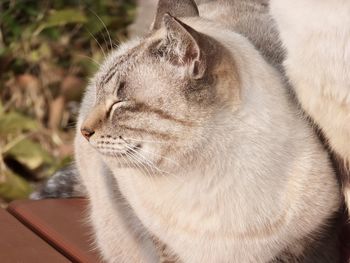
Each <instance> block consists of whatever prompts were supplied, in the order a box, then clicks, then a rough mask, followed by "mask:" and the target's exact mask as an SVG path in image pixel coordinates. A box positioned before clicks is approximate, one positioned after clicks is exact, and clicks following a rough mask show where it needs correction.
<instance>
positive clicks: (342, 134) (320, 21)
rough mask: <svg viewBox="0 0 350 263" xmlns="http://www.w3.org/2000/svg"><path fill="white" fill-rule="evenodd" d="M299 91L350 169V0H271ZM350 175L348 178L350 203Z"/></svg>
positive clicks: (290, 73)
mask: <svg viewBox="0 0 350 263" xmlns="http://www.w3.org/2000/svg"><path fill="white" fill-rule="evenodd" d="M271 14H272V15H273V17H274V18H275V20H276V21H277V24H278V27H279V30H280V34H281V38H282V41H283V44H284V46H285V47H286V50H287V57H286V60H285V62H284V66H285V68H286V73H287V76H288V78H289V80H290V82H291V84H292V85H293V87H294V89H295V92H296V95H297V97H298V99H299V101H300V103H301V105H302V107H303V108H304V109H305V111H306V112H307V113H308V114H309V115H310V116H311V117H312V119H313V120H314V121H315V123H316V124H317V125H318V126H319V127H320V128H321V129H322V131H323V132H324V134H325V137H326V138H327V140H328V143H329V145H330V147H331V149H332V150H333V151H335V152H336V153H337V154H339V155H340V156H341V157H342V158H344V160H345V163H346V165H347V167H346V168H347V170H348V175H349V174H350V172H349V171H350V166H349V165H350V15H349V14H350V2H349V1H346V0H332V1H330V0H293V1H289V0H271ZM349 180H350V178H344V182H345V184H344V186H345V197H346V201H347V203H348V204H349V202H350V189H349Z"/></svg>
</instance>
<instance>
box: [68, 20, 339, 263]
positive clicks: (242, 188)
mask: <svg viewBox="0 0 350 263" xmlns="http://www.w3.org/2000/svg"><path fill="white" fill-rule="evenodd" d="M183 21H184V22H185V23H186V24H188V25H190V26H191V27H192V28H194V29H195V30H197V31H199V32H203V33H205V34H206V35H209V36H211V37H212V38H214V39H215V40H216V41H218V42H219V43H221V44H222V45H223V46H224V47H226V49H228V50H229V52H230V54H231V55H232V58H233V60H234V61H235V66H236V69H237V71H238V76H239V80H240V85H239V89H240V101H241V103H240V106H239V110H237V109H236V108H235V107H233V106H232V108H230V109H225V110H223V111H222V112H220V114H217V115H215V118H214V119H213V120H212V125H211V126H210V127H209V126H203V130H202V133H201V134H202V135H201V136H203V137H204V138H205V139H206V140H205V141H206V144H203V148H199V149H194V150H193V155H194V156H193V158H194V159H196V160H197V161H196V162H193V163H191V165H188V164H187V162H186V161H185V160H181V158H179V157H178V156H177V157H176V158H177V159H176V162H177V163H180V164H184V165H183V166H182V168H181V169H180V168H179V167H173V168H172V169H170V168H169V167H168V168H169V169H167V173H166V174H163V175H160V174H159V172H158V173H157V172H154V174H153V176H146V175H145V174H144V173H143V172H142V171H141V170H140V169H137V168H121V167H120V166H118V165H117V164H116V161H115V160H114V159H113V158H112V157H108V156H105V155H102V154H101V153H100V152H98V151H97V150H96V149H95V148H94V141H93V140H90V143H89V142H88V141H86V140H85V138H83V136H82V135H81V133H80V131H78V132H77V135H76V140H75V150H76V161H77V165H78V169H79V171H80V174H81V176H82V179H83V183H84V184H85V186H86V188H87V191H88V196H89V199H90V204H91V209H90V219H91V223H92V225H93V227H94V230H95V236H96V245H97V247H98V248H99V249H100V251H101V252H102V255H103V258H104V259H105V260H106V261H107V262H156V261H157V260H158V259H157V258H158V256H157V252H156V251H155V248H154V247H153V245H152V244H153V243H152V242H151V239H152V237H151V236H152V235H154V236H156V237H157V238H158V239H159V240H161V241H162V242H164V243H165V244H166V245H167V246H168V247H169V248H170V249H171V251H172V252H173V253H174V254H176V255H177V256H178V258H179V260H180V261H182V262H188V263H195V262H200V263H202V262H208V263H209V262H239V263H243V262H269V261H271V260H273V259H274V258H275V257H276V256H278V255H279V254H280V253H282V252H283V251H286V250H290V251H291V253H294V254H296V255H298V254H302V253H303V251H304V247H303V242H304V240H305V239H308V238H311V239H313V238H315V239H316V238H317V235H315V233H316V232H317V233H318V232H322V228H323V227H324V226H325V225H327V223H328V221H327V220H328V219H329V218H330V217H332V215H333V213H335V212H336V211H337V210H338V208H339V202H340V201H339V199H340V198H339V189H338V188H339V186H338V184H337V181H336V178H335V176H334V173H333V171H332V169H331V166H330V163H329V160H328V156H327V153H326V152H325V151H324V149H323V147H322V146H321V144H320V143H319V141H318V140H317V138H316V136H315V135H314V133H313V131H312V129H311V128H310V127H309V126H308V124H307V122H306V120H304V119H303V117H302V115H301V114H300V113H299V112H298V110H297V108H296V107H295V106H294V105H293V104H292V103H291V102H290V99H289V97H288V95H287V92H286V89H285V88H284V86H283V84H282V80H281V76H280V74H279V73H278V72H277V71H276V70H275V69H274V68H272V67H271V66H270V65H269V64H267V63H266V62H265V60H264V59H263V58H262V56H261V55H260V54H259V53H258V52H257V51H256V49H255V48H254V47H253V46H252V45H251V44H250V43H249V41H248V40H246V39H245V38H244V37H242V36H240V35H238V34H236V33H233V32H231V31H229V30H227V29H224V28H223V27H222V26H220V25H216V24H214V23H211V22H207V21H206V20H203V19H201V18H192V19H190V18H188V19H183ZM164 34H165V32H164V29H160V30H159V31H158V32H157V33H156V36H155V37H159V36H162V35H164ZM133 45H134V44H130V45H129V46H128V45H126V46H125V48H124V49H123V50H128V49H130V48H132V46H133ZM122 53H123V51H120V52H119V53H118V54H122ZM115 56H117V55H115ZM111 57H113V55H111ZM112 62H113V59H112V58H111V59H110V60H108V61H107V62H106V64H105V65H104V66H103V68H102V69H101V70H104V69H108V68H109V67H110V66H111V64H112ZM109 63H110V64H109ZM150 70H152V69H149V71H148V72H147V74H146V73H145V75H144V76H143V77H144V78H145V79H147V78H149V76H153V74H156V73H157V72H151V71H150ZM140 72H141V71H140ZM99 74H100V73H99ZM98 76H99V75H97V77H96V78H98ZM150 81H151V80H150ZM152 82H153V83H157V82H154V81H152ZM154 85H156V84H154ZM232 88H234V87H232ZM95 93H96V87H95V86H94V85H93V84H91V85H90V86H89V87H88V90H87V93H86V95H85V97H84V101H83V104H82V108H81V112H80V115H79V120H78V127H80V126H81V125H82V123H83V121H84V120H85V118H86V116H87V114H88V113H89V111H90V110H91V108H92V107H93V106H94V103H95V99H96V95H95ZM234 99H236V98H234ZM235 103H236V101H233V105H234V104H235ZM185 139H186V138H184V140H185ZM188 145H189V146H190V145H191V143H190V141H188ZM144 147H145V148H146V149H148V151H151V150H152V151H154V152H157V144H152V143H148V144H147V143H145V146H144ZM144 155H145V156H146V157H147V158H149V159H152V158H153V157H152V156H151V155H147V153H145V154H144ZM165 156H166V157H168V158H173V156H172V155H171V154H169V155H165Z"/></svg>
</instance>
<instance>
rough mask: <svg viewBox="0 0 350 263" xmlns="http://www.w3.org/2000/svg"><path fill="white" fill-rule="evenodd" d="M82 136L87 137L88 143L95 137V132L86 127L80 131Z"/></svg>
mask: <svg viewBox="0 0 350 263" xmlns="http://www.w3.org/2000/svg"><path fill="white" fill-rule="evenodd" d="M80 132H81V134H82V135H83V136H84V137H85V139H87V140H88V141H89V140H90V138H91V136H92V135H94V133H95V131H93V130H92V129H89V128H86V127H82V128H81V129H80Z"/></svg>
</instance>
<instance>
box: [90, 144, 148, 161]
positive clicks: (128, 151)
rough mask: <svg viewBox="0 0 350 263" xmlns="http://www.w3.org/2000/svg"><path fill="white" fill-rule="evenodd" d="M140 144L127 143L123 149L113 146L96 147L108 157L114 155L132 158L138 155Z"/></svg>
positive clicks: (115, 156)
mask: <svg viewBox="0 0 350 263" xmlns="http://www.w3.org/2000/svg"><path fill="white" fill-rule="evenodd" d="M141 148H142V145H141V144H135V145H133V144H128V145H126V146H125V149H118V148H115V147H106V146H105V147H97V150H98V151H99V152H100V153H101V154H103V155H105V156H109V157H114V158H122V159H125V158H128V159H133V157H134V156H137V155H138V152H139V151H140V150H141Z"/></svg>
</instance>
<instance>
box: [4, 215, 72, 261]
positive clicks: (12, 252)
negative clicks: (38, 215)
mask: <svg viewBox="0 0 350 263" xmlns="http://www.w3.org/2000/svg"><path fill="white" fill-rule="evenodd" d="M0 262H1V263H40V262H50V263H68V262H71V261H70V260H68V259H67V258H66V257H65V256H63V255H62V254H60V253H59V252H58V251H57V250H55V249H54V248H53V247H52V246H50V245H49V244H48V243H46V242H45V241H44V240H42V239H41V238H40V237H38V236H37V235H36V234H35V233H33V232H32V231H31V230H30V229H28V228H26V227H25V226H24V225H23V224H22V223H21V222H19V221H18V220H17V219H16V218H15V217H13V216H12V215H11V214H9V213H8V212H6V211H5V210H3V209H0Z"/></svg>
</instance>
